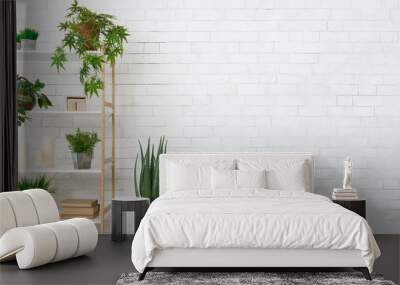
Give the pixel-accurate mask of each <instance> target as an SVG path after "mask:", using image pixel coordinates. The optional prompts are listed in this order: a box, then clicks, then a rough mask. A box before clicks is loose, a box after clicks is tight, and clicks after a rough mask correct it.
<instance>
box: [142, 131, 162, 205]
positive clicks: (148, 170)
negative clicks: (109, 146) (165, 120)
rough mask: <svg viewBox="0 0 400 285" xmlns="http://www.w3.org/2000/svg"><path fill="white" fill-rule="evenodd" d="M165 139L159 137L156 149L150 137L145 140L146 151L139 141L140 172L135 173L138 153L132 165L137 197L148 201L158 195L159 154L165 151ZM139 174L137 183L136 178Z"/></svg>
mask: <svg viewBox="0 0 400 285" xmlns="http://www.w3.org/2000/svg"><path fill="white" fill-rule="evenodd" d="M167 144H168V142H167V140H166V139H165V136H162V137H161V138H160V141H159V144H158V148H157V151H155V148H154V145H153V144H151V142H150V138H149V139H148V140H147V147H146V152H145V153H143V147H142V144H141V143H140V141H139V147H140V161H141V170H140V174H139V175H138V173H137V162H138V158H139V154H137V156H136V160H135V167H134V182H135V191H136V196H137V197H144V198H149V199H150V202H152V201H153V200H154V199H156V198H157V197H158V196H159V156H160V154H163V153H166V152H167ZM138 176H139V183H138V181H137V178H138Z"/></svg>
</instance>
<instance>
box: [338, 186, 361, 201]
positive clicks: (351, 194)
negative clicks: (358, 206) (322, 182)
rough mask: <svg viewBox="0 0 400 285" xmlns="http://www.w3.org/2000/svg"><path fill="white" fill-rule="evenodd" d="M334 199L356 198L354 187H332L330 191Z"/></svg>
mask: <svg viewBox="0 0 400 285" xmlns="http://www.w3.org/2000/svg"><path fill="white" fill-rule="evenodd" d="M332 199H334V200H357V199H358V194H357V190H356V189H342V188H334V189H333V193H332Z"/></svg>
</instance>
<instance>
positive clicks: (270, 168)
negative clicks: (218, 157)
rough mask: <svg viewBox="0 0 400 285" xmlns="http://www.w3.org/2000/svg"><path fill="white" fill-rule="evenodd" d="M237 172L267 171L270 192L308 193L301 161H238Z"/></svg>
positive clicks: (308, 189) (305, 175) (306, 180)
mask: <svg viewBox="0 0 400 285" xmlns="http://www.w3.org/2000/svg"><path fill="white" fill-rule="evenodd" d="M238 167H239V170H253V171H254V170H260V169H267V182H268V184H267V187H268V189H272V190H289V191H310V187H309V181H308V179H307V178H306V177H307V175H308V174H307V171H306V170H307V167H306V161H305V160H303V159H260V160H257V159H254V160H244V159H243V160H239V161H238Z"/></svg>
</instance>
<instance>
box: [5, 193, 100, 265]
mask: <svg viewBox="0 0 400 285" xmlns="http://www.w3.org/2000/svg"><path fill="white" fill-rule="evenodd" d="M97 238H98V234H97V229H96V226H95V225H94V223H93V222H92V221H91V220H88V219H84V218H74V219H69V220H64V221H60V218H59V213H58V208H57V205H56V203H55V201H54V199H53V197H52V196H51V195H50V194H49V193H48V192H47V191H45V190H42V189H30V190H25V191H14V192H3V193H0V262H1V261H6V260H10V259H15V258H16V259H17V263H18V266H19V268H20V269H28V268H32V267H36V266H40V265H43V264H47V263H50V262H57V261H60V260H64V259H67V258H71V257H76V256H80V255H83V254H86V253H88V252H90V251H92V250H94V249H95V248H96V245H97Z"/></svg>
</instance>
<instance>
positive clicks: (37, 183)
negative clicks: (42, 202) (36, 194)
mask: <svg viewBox="0 0 400 285" xmlns="http://www.w3.org/2000/svg"><path fill="white" fill-rule="evenodd" d="M29 189H43V190H46V191H47V192H49V193H53V192H55V190H54V187H53V185H52V181H51V179H49V178H47V176H46V175H40V176H36V177H22V178H20V179H19V180H18V190H29Z"/></svg>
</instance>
